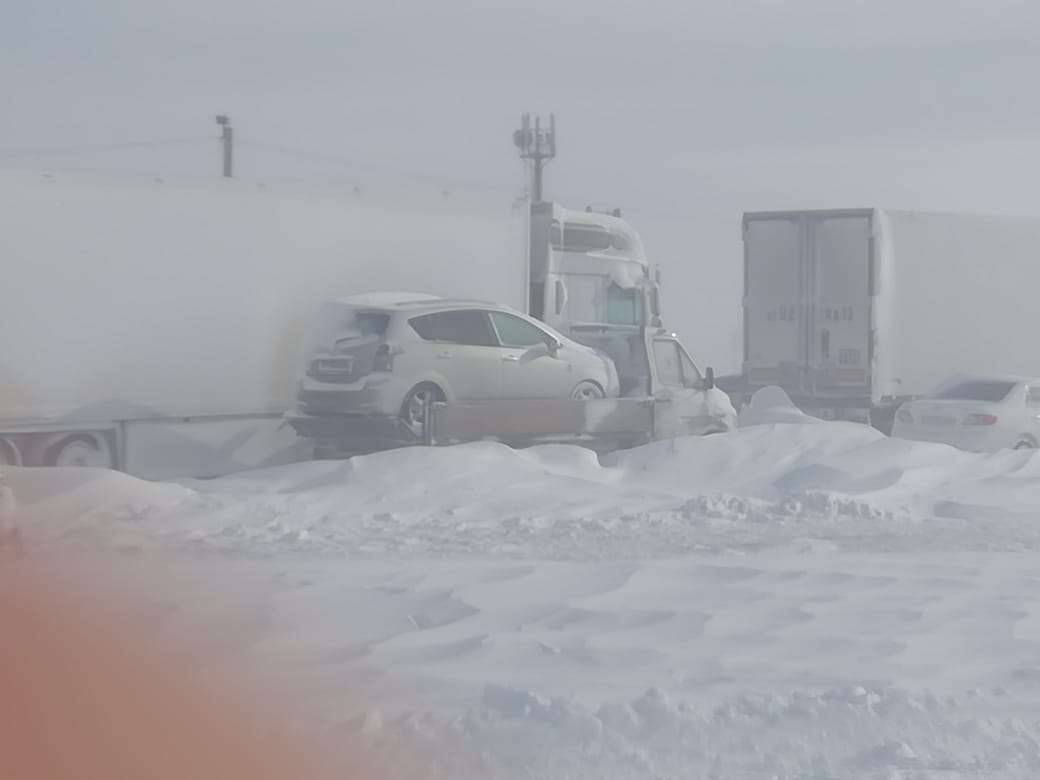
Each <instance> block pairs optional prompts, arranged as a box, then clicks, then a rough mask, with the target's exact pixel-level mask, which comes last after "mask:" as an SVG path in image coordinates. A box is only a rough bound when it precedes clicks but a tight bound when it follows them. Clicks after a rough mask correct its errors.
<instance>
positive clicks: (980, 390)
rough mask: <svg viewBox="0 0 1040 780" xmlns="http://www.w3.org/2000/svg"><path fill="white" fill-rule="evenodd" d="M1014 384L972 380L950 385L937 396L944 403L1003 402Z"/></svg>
mask: <svg viewBox="0 0 1040 780" xmlns="http://www.w3.org/2000/svg"><path fill="white" fill-rule="evenodd" d="M1014 387H1015V383H1014V382H1004V381H994V380H972V381H969V382H958V383H957V384H955V385H950V386H949V387H947V388H945V389H944V390H940V391H939V392H938V393H936V394H935V397H936V398H939V399H942V400H944V401H989V402H991V403H993V402H996V401H1003V400H1004V399H1005V398H1007V397H1008V395H1009V394H1010V393H1011V391H1012V390H1013V389H1014Z"/></svg>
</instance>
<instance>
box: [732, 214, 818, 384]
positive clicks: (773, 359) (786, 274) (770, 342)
mask: <svg viewBox="0 0 1040 780" xmlns="http://www.w3.org/2000/svg"><path fill="white" fill-rule="evenodd" d="M802 247H803V241H802V225H801V221H800V220H799V218H798V217H797V216H796V215H792V216H790V217H786V216H768V217H766V216H759V217H753V218H749V219H747V220H746V221H745V224H744V257H745V299H744V318H745V319H744V334H745V335H744V338H745V350H744V361H745V365H744V373H745V376H746V377H747V378H748V380H749V381H750V382H751V383H753V384H759V385H767V384H782V385H784V386H787V385H790V384H792V383H795V384H797V383H800V381H801V375H802V371H803V369H804V367H805V361H806V357H805V349H804V341H805V329H804V310H805V304H806V297H805V292H804V283H803V274H802V258H803V255H804V252H803V250H802Z"/></svg>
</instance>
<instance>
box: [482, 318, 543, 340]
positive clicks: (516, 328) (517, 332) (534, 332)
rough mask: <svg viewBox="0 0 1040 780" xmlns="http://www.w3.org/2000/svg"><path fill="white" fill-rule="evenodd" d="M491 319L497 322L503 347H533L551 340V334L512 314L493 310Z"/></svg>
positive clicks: (499, 338) (496, 327)
mask: <svg viewBox="0 0 1040 780" xmlns="http://www.w3.org/2000/svg"><path fill="white" fill-rule="evenodd" d="M491 319H492V321H493V322H494V323H495V330H497V331H498V340H499V342H501V344H502V346H503V347H533V346H535V345H536V344H546V343H548V341H549V335H548V334H547V333H545V331H543V330H542V329H541V328H536V327H535V326H534V325H532V324H531V323H529V322H527V321H526V320H522V319H520V318H519V317H514V316H513V315H512V314H505V313H504V312H500V311H493V312H491Z"/></svg>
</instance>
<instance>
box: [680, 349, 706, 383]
mask: <svg viewBox="0 0 1040 780" xmlns="http://www.w3.org/2000/svg"><path fill="white" fill-rule="evenodd" d="M676 346H679V345H678V344H676ZM679 355H680V356H681V358H682V373H683V381H684V382H685V384H686V385H687V386H691V387H692V386H693V385H694V384H695V383H697V382H700V381H701V380H702V379H703V378H704V377H702V376H701V372H700V369H698V368H697V366H696V365H695V364H694V362H693V360H691V359H690V356H689V355H687V354H686V350H685V349H683V348H682V347H679Z"/></svg>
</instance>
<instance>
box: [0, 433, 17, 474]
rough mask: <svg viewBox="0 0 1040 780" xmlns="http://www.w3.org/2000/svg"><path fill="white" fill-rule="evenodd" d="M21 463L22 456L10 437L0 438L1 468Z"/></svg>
mask: <svg viewBox="0 0 1040 780" xmlns="http://www.w3.org/2000/svg"><path fill="white" fill-rule="evenodd" d="M21 465H22V456H21V453H20V452H18V448H17V447H16V446H15V445H14V442H13V441H10V440H9V439H0V468H2V467H4V466H21Z"/></svg>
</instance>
